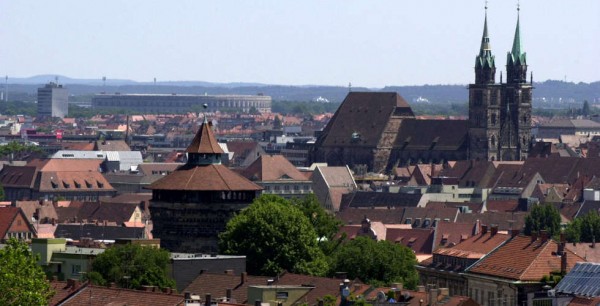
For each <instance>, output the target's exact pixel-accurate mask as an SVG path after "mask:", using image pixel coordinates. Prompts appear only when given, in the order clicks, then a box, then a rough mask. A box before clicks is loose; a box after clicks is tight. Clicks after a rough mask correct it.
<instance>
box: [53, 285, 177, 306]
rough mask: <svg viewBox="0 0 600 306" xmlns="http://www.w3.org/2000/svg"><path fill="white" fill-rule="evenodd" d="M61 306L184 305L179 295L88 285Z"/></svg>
mask: <svg viewBox="0 0 600 306" xmlns="http://www.w3.org/2000/svg"><path fill="white" fill-rule="evenodd" d="M61 305H65V306H69V305H73V306H79V305H89V306H107V305H127V306H147V305H161V306H162V305H165V306H167V305H174V306H175V305H184V297H183V295H179V294H165V293H162V292H148V291H141V290H129V289H121V288H107V287H100V286H93V285H88V286H86V287H84V288H82V289H81V290H79V291H78V292H77V293H75V294H73V295H72V296H71V297H69V298H67V299H66V300H65V301H64V302H63V303H62V304H61Z"/></svg>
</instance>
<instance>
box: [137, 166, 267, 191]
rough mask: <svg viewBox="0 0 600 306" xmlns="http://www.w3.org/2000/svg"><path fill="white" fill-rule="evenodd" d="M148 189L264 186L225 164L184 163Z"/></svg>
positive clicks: (227, 188)
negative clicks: (196, 164)
mask: <svg viewBox="0 0 600 306" xmlns="http://www.w3.org/2000/svg"><path fill="white" fill-rule="evenodd" d="M148 189H157V190H197V191H258V190H262V188H261V187H260V186H258V185H256V184H255V183H253V182H251V181H249V180H247V179H246V178H244V177H243V176H241V175H239V174H237V173H235V172H233V171H231V170H229V169H228V168H227V167H225V166H223V165H201V166H194V165H183V166H181V167H179V168H178V169H177V170H175V171H174V172H173V173H171V174H169V175H167V176H165V177H163V178H161V179H159V180H158V181H156V182H154V183H152V184H151V185H150V186H149V187H148Z"/></svg>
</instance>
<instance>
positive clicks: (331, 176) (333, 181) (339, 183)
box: [315, 166, 356, 188]
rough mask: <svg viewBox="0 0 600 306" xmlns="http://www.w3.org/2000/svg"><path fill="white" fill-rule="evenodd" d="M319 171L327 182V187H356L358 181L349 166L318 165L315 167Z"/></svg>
mask: <svg viewBox="0 0 600 306" xmlns="http://www.w3.org/2000/svg"><path fill="white" fill-rule="evenodd" d="M315 171H316V172H319V173H320V175H321V176H322V177H323V179H324V180H325V182H326V183H327V187H330V188H331V187H354V188H356V182H355V181H354V177H353V176H352V172H350V169H349V168H348V167H347V166H344V167H330V166H325V167H322V166H317V167H316V169H315Z"/></svg>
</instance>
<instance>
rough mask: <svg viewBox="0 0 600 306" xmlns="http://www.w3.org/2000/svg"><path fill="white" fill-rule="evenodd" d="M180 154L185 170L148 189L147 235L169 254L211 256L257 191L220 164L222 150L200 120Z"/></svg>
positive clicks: (210, 129) (205, 123)
mask: <svg viewBox="0 0 600 306" xmlns="http://www.w3.org/2000/svg"><path fill="white" fill-rule="evenodd" d="M186 153H187V155H188V158H187V162H186V164H185V165H183V166H181V167H179V168H177V169H176V170H175V171H173V172H172V173H170V174H168V175H166V176H165V177H163V178H161V179H159V180H158V181H156V182H154V183H152V184H151V185H150V186H149V187H148V189H151V190H152V200H151V201H150V212H151V214H152V221H153V234H154V237H155V238H159V239H160V240H161V247H164V248H166V249H167V250H169V251H172V252H188V253H191V252H212V253H217V250H218V247H217V241H218V234H219V233H220V232H222V231H223V230H224V229H225V225H226V223H227V221H229V219H230V218H231V217H232V216H233V215H234V214H235V213H236V212H239V211H240V210H242V209H243V208H245V207H247V206H248V205H249V204H250V203H251V202H252V201H253V200H254V198H255V197H256V196H257V195H258V194H259V192H260V191H261V190H262V188H261V187H260V186H258V185H257V184H255V183H253V182H251V181H249V180H248V179H246V178H244V177H243V176H241V175H239V174H237V173H235V172H233V171H231V170H229V169H228V168H227V167H225V166H224V165H222V164H221V155H222V154H224V151H223V150H222V149H221V147H220V146H219V144H218V143H217V140H216V138H215V136H214V133H213V131H212V124H210V123H208V121H207V120H206V118H205V119H204V122H203V123H202V125H201V126H200V128H199V129H198V132H197V134H196V136H195V137H194V139H193V141H192V143H191V144H190V145H189V146H188V148H187V149H186Z"/></svg>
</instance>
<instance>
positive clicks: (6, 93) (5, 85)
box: [4, 75, 8, 102]
mask: <svg viewBox="0 0 600 306" xmlns="http://www.w3.org/2000/svg"><path fill="white" fill-rule="evenodd" d="M5 78H6V83H5V84H4V99H5V100H6V102H8V75H7V76H6V77H5Z"/></svg>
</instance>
